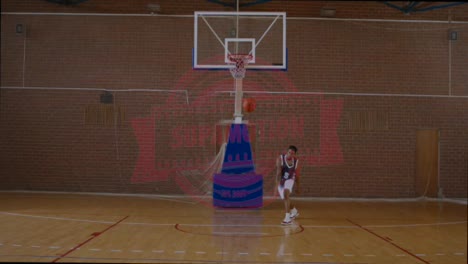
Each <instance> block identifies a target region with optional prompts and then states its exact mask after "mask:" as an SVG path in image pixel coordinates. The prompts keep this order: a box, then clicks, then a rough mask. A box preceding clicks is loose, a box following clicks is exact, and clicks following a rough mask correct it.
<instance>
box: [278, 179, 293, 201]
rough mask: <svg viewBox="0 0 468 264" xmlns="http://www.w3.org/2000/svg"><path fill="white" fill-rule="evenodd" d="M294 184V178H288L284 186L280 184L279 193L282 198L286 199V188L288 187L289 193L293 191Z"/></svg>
mask: <svg viewBox="0 0 468 264" xmlns="http://www.w3.org/2000/svg"><path fill="white" fill-rule="evenodd" d="M293 186H294V179H289V180H286V181H285V182H284V186H281V185H280V184H278V193H279V195H280V197H281V199H283V200H284V190H285V189H288V190H289V193H292V190H293Z"/></svg>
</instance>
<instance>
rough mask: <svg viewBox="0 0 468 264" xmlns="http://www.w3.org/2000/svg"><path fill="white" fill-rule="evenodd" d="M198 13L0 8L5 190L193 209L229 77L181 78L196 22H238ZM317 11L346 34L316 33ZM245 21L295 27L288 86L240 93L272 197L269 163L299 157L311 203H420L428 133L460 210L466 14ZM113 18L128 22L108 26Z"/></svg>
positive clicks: (139, 6) (229, 101)
mask: <svg viewBox="0 0 468 264" xmlns="http://www.w3.org/2000/svg"><path fill="white" fill-rule="evenodd" d="M200 2H201V1H164V2H163V3H161V10H162V13H163V14H164V16H142V15H141V14H148V9H147V7H146V5H147V2H145V1H118V3H116V2H115V1H104V0H101V1H87V2H84V3H82V4H80V5H78V6H60V5H57V4H53V3H49V2H46V1H21V3H19V2H17V1H2V12H5V13H4V14H2V17H1V20H2V23H1V27H2V28H1V30H2V31H1V32H2V33H1V34H2V38H1V55H2V56H1V86H2V89H1V90H0V120H1V122H0V124H1V125H0V135H1V137H0V147H1V149H2V151H1V154H0V156H1V158H0V181H1V182H2V184H1V186H0V189H4V190H50V191H82V192H114V193H153V194H183V193H186V192H187V189H186V187H187V186H189V187H188V188H189V189H190V190H193V191H194V192H193V194H199V192H200V190H201V189H202V188H201V187H200V186H201V185H202V184H204V183H206V180H209V175H207V174H206V173H204V170H206V169H207V168H209V166H210V163H211V162H212V161H213V159H214V158H215V156H216V146H217V142H216V138H217V135H216V125H217V124H219V123H220V121H222V120H229V119H231V118H232V113H233V110H234V109H233V100H234V99H233V98H234V97H233V96H231V95H230V94H229V91H232V90H233V78H232V77H231V75H230V74H229V73H228V72H225V71H193V70H192V69H191V63H192V46H193V18H192V17H191V16H190V15H191V14H192V13H193V11H195V10H206V11H214V10H216V11H232V8H229V7H223V6H221V5H219V4H213V3H209V2H202V3H200ZM129 3H131V4H129ZM324 6H325V7H328V8H334V9H336V11H337V12H336V18H340V19H339V20H330V19H319V18H320V17H319V14H320V8H322V7H324ZM242 11H286V12H287V13H288V17H294V19H290V20H288V31H287V34H288V40H287V46H288V50H289V54H288V57H289V61H288V71H286V72H276V71H270V72H261V71H250V72H249V71H248V72H247V74H246V78H245V79H244V83H243V86H244V90H245V96H249V97H254V98H256V100H257V110H256V111H255V112H253V113H250V114H247V116H246V119H247V120H249V122H250V124H251V125H252V126H251V129H254V130H255V131H254V133H255V135H256V138H255V143H254V144H255V146H254V149H255V159H256V163H257V170H258V171H259V172H260V173H262V174H264V176H265V187H266V194H267V195H269V194H270V191H271V190H272V185H273V166H274V159H275V158H276V156H277V155H279V153H281V152H282V151H285V148H286V147H287V146H288V145H290V144H295V145H296V146H298V148H299V153H298V154H299V157H300V159H301V163H302V164H303V191H304V195H305V196H311V197H384V198H387V197H388V198H404V197H414V196H415V195H416V194H415V170H416V167H415V153H416V149H415V148H416V133H417V131H418V130H419V129H438V130H440V171H439V179H440V187H441V188H443V193H444V195H445V196H447V197H466V195H467V187H466V186H467V178H468V119H467V117H468V74H467V70H466V69H468V38H466V36H467V35H468V24H467V23H468V5H462V6H458V7H454V8H446V9H440V10H434V11H431V12H424V13H420V14H412V15H409V16H408V15H404V14H403V13H401V12H399V11H396V10H394V9H391V8H389V7H386V6H385V5H383V4H381V3H378V2H345V1H343V2H340V1H334V2H326V1H323V2H321V1H310V2H306V1H303V2H302V1H289V2H288V1H273V2H271V3H267V4H258V5H254V6H251V7H248V8H245V9H242ZM9 12H51V13H100V14H101V15H96V16H91V15H89V14H88V15H78V16H77V15H75V16H71V15H30V14H11V13H9ZM119 13H120V14H135V15H132V16H106V15H102V14H119ZM138 14H140V15H138ZM356 18H362V19H385V21H369V20H352V19H356ZM389 19H395V20H405V21H406V20H415V22H390V21H388V20H389ZM449 19H451V20H453V21H459V22H463V23H447V21H449ZM427 20H437V21H439V22H437V23H429V22H427ZM16 24H23V25H24V26H25V29H26V31H25V32H24V33H22V34H17V33H15V26H16ZM449 30H457V31H458V32H459V39H458V40H456V41H449V40H448V38H447V36H448V32H449ZM21 87H29V88H28V89H20V88H21ZM102 89H109V90H113V91H112V94H113V102H112V103H111V104H103V103H101V102H100V96H101V94H102V93H103V90H102ZM218 145H219V144H218Z"/></svg>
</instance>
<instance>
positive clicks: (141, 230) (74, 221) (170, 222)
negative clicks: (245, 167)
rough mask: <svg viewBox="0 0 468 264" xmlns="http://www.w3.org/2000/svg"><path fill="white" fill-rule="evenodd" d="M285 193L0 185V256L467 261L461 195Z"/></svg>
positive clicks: (94, 259) (88, 259)
mask: <svg viewBox="0 0 468 264" xmlns="http://www.w3.org/2000/svg"><path fill="white" fill-rule="evenodd" d="M295 202H296V205H297V208H298V209H299V213H300V216H299V217H298V219H297V220H296V221H295V222H294V224H293V225H290V226H281V225H280V222H281V220H282V217H283V213H282V208H283V207H282V203H281V201H278V200H275V201H270V202H268V203H265V207H264V208H261V209H254V210H246V209H237V210H233V209H220V208H218V209H217V208H212V207H211V206H210V200H209V198H206V199H205V200H203V199H201V200H200V199H198V200H197V199H189V198H183V197H161V196H117V195H89V194H60V193H35V192H0V262H8V261H13V262H107V263H109V262H118V263H128V262H138V263H431V264H435V263H441V264H450V263H460V264H462V263H463V264H465V263H467V206H466V204H463V203H453V202H440V201H427V200H418V201H416V200H415V201H405V202H403V201H343V200H329V201H327V200H325V201H323V200H305V199H298V200H295Z"/></svg>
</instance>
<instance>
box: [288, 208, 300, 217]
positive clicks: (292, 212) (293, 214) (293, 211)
mask: <svg viewBox="0 0 468 264" xmlns="http://www.w3.org/2000/svg"><path fill="white" fill-rule="evenodd" d="M298 216H299V212H298V211H297V209H296V207H294V208H293V209H291V212H290V216H289V217H290V218H291V219H295V218H296V217H298Z"/></svg>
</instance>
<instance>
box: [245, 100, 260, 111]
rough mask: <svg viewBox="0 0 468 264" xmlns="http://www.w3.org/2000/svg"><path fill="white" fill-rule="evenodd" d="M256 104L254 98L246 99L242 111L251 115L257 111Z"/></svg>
mask: <svg viewBox="0 0 468 264" xmlns="http://www.w3.org/2000/svg"><path fill="white" fill-rule="evenodd" d="M256 106H257V105H256V102H255V99H254V98H244V99H243V100H242V109H243V110H244V112H246V113H251V112H253V111H254V110H255V107H256Z"/></svg>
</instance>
